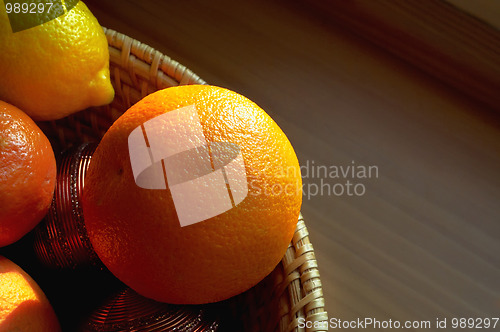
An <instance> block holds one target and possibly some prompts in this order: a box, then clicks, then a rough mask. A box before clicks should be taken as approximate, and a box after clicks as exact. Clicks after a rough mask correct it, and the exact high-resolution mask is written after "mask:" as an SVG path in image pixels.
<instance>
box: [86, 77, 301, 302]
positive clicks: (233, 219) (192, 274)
mask: <svg viewBox="0 0 500 332" xmlns="http://www.w3.org/2000/svg"><path fill="white" fill-rule="evenodd" d="M186 107H187V108H186ZM193 107H194V108H195V109H196V114H197V115H196V116H192V114H193V113H188V111H189V110H191V111H192V110H193ZM182 112H185V113H182ZM186 114H191V115H188V116H189V120H186V121H183V122H179V123H177V122H176V121H178V120H177V119H179V118H181V117H183V116H185V115H186ZM163 116H167V117H168V118H169V119H173V120H172V121H174V125H173V126H170V125H168V127H166V126H167V123H168V121H170V120H165V121H167V122H162V121H163V119H165V118H164V117H163ZM195 118H196V119H199V122H198V120H196V121H195V120H193V119H195ZM158 119H160V122H155V123H159V126H158V127H156V128H157V129H158V128H160V129H161V128H168V129H166V130H165V129H164V130H163V131H162V132H161V134H158V135H156V134H155V132H154V129H151V130H150V129H144V130H146V131H147V132H148V136H147V137H148V142H149V144H153V143H152V142H153V139H156V138H158V141H159V142H160V145H159V146H158V147H165V146H167V145H168V146H170V147H173V148H174V149H177V148H179V147H181V146H183V147H185V146H186V144H187V145H190V143H194V144H195V145H197V146H199V147H200V149H198V151H201V154H197V153H194V149H191V150H187V149H183V151H182V152H179V153H177V154H175V155H173V156H172V157H171V158H172V159H169V158H165V159H162V160H163V161H162V162H161V163H165V171H164V172H166V173H167V175H166V178H167V181H168V188H164V189H160V188H158V189H148V188H144V186H143V187H140V186H139V185H138V183H139V182H137V183H136V179H139V177H138V178H135V176H134V174H133V169H132V168H133V166H132V164H131V162H132V161H131V158H130V156H131V155H133V156H136V154H135V152H133V153H130V152H129V145H128V144H129V143H128V142H129V137H131V136H130V135H131V133H132V131H134V133H137V130H138V133H139V134H140V133H141V125H143V124H144V123H145V122H146V121H148V120H154V121H158ZM149 123H151V122H149ZM144 126H146V125H144ZM143 128H145V127H143ZM148 128H149V127H148ZM201 128H202V129H201ZM197 130H198V131H197ZM201 131H202V132H203V134H202V135H203V136H204V138H205V140H206V142H220V143H222V145H219V144H220V143H214V144H211V145H210V149H211V157H210V158H208V157H206V158H204V160H202V159H201V156H206V154H204V153H203V151H204V150H203V146H206V145H202V144H201V143H202V141H203V140H198V138H199V137H200V136H201V135H200V136H196V134H197V133H199V132H201ZM186 133H189V134H187V135H186ZM193 133H194V135H193ZM164 135H165V136H164ZM186 137H187V139H186ZM224 143H227V145H226V147H228V148H227V149H220V150H218V151H219V152H221V151H222V153H221V155H224V154H225V155H226V156H228V157H230V158H227V159H226V161H225V162H220V160H219V159H217V158H216V156H219V155H218V154H217V153H216V152H215V151H216V150H217V149H219V148H220V147H221V146H224ZM141 144H142V143H141ZM134 148H135V146H134ZM232 149H234V150H232ZM151 150H153V148H151ZM134 151H135V150H134ZM143 151H145V150H143ZM155 151H157V150H156V148H155ZM239 152H241V157H242V161H241V163H237V162H236V160H238V158H239V156H237V154H238V153H239ZM143 156H144V157H145V158H141V159H140V160H139V161H146V162H147V163H149V161H148V157H147V153H146V154H145V155H143ZM233 157H234V158H233ZM229 159H230V160H229ZM210 160H212V163H213V165H212V166H210ZM205 162H206V164H205ZM216 164H217V165H219V166H214V165H216ZM157 165H158V164H157ZM200 165H205V166H204V168H203V169H201V168H200ZM221 165H224V167H225V170H226V175H225V176H226V181H224V180H222V179H221V180H219V181H217V179H211V180H209V181H208V180H207V181H206V182H203V183H200V184H199V185H197V186H196V187H189V191H184V190H182V189H179V188H180V187H182V186H183V185H185V184H187V183H189V182H188V181H190V179H191V178H193V177H191V175H193V173H196V174H194V178H196V180H199V179H200V178H201V177H202V176H205V175H203V174H206V175H207V176H211V175H213V174H214V173H215V172H216V171H220V169H221V168H222V167H220V166H221ZM240 166H241V167H240ZM171 170H173V173H169V172H170V171H171ZM141 174H142V173H141ZM162 174H163V173H162ZM170 174H171V175H173V177H170ZM176 176H178V177H180V178H182V179H181V181H177V180H176V179H175V178H176ZM161 182H162V181H159V183H161ZM165 182H166V181H163V183H164V184H166V183H165ZM225 182H226V183H227V187H226V184H224V183H225ZM176 183H180V185H178V184H176ZM191 183H193V182H191ZM141 185H142V184H141ZM245 185H246V187H245ZM193 188H194V189H193ZM215 188H219V189H220V190H219V191H216V190H215ZM301 188H302V186H301V177H300V171H299V164H298V161H297V157H296V155H295V152H294V150H293V148H292V146H291V144H290V142H289V141H288V139H287V137H286V136H285V134H284V133H283V132H282V131H281V129H280V128H279V127H278V125H277V124H276V123H275V122H274V121H273V120H272V119H271V118H270V117H269V115H267V114H266V113H265V112H264V111H263V110H262V109H261V108H260V107H259V106H257V105H256V104H255V103H253V102H252V101H250V100H249V99H247V98H245V97H243V96H242V95H240V94H237V93H236V92H233V91H230V90H227V89H223V88H218V87H213V86H203V85H192V86H180V87H173V88H168V89H165V90H161V91H158V92H155V93H153V94H151V95H149V96H147V97H146V98H144V99H142V100H141V101H140V102H138V103H137V104H135V105H134V106H132V107H131V108H130V109H129V110H127V111H126V112H125V114H124V115H122V116H121V117H120V118H119V119H118V120H117V121H116V122H115V123H114V124H113V125H112V127H111V128H110V129H109V130H108V132H107V133H106V134H105V135H104V137H103V139H102V141H101V142H100V144H99V146H98V148H97V150H96V152H95V154H94V156H93V157H92V161H91V163H90V165H89V170H88V173H87V175H86V178H85V187H84V194H83V211H84V217H85V224H86V227H87V230H88V233H89V237H90V240H91V242H92V245H93V247H94V249H95V250H96V252H97V254H98V255H99V257H100V258H101V260H102V261H103V263H104V264H105V265H106V266H107V267H108V268H109V269H110V271H111V272H112V273H114V274H115V276H117V277H118V278H119V279H121V280H122V281H123V282H124V283H126V284H127V285H128V286H130V287H131V288H133V289H134V290H135V291H137V292H138V293H140V294H141V295H143V296H146V297H149V298H152V299H155V300H158V301H162V302H169V303H190V304H194V303H206V302H215V301H220V300H223V299H226V298H229V297H231V296H234V295H236V294H238V293H241V292H243V291H245V290H247V289H249V288H250V287H252V286H254V285H255V284H257V283H258V282H259V281H260V280H262V279H263V278H264V277H265V276H266V275H267V274H269V273H270V272H271V271H272V270H273V269H274V268H275V267H276V265H277V264H278V263H279V262H280V260H281V259H282V257H283V255H284V254H285V251H286V249H287V247H288V245H289V243H290V240H291V238H292V235H293V232H294V230H295V226H296V224H297V219H298V215H299V211H300V206H301V202H302V191H301ZM246 189H248V191H246ZM195 190H200V192H202V194H200V195H198V196H197V199H193V197H194V196H191V194H193V193H194V192H195ZM228 191H230V192H231V194H232V196H231V200H234V204H228V206H229V209H228V210H225V211H223V210H219V209H217V211H216V213H214V214H211V216H208V217H207V218H206V219H205V217H203V220H201V221H199V222H196V223H194V224H189V225H184V226H181V224H180V223H181V220H182V219H183V218H184V216H186V215H188V216H189V213H191V212H193V213H194V212H196V213H205V212H207V211H208V210H210V209H212V208H213V207H214V206H219V203H221V202H225V201H224V200H226V201H229V199H230V198H229V197H227V196H229V195H228ZM179 194H180V196H178V195H179ZM174 195H176V196H175V197H174ZM178 197H180V198H181V199H180V200H176V198H178ZM199 197H201V199H198V198H199ZM231 203H233V202H231ZM179 216H182V218H181V217H179Z"/></svg>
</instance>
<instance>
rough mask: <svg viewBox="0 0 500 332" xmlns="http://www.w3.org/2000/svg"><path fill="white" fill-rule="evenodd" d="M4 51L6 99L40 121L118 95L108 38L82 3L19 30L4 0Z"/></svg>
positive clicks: (0, 60) (0, 95)
mask: <svg viewBox="0 0 500 332" xmlns="http://www.w3.org/2000/svg"><path fill="white" fill-rule="evenodd" d="M47 10H48V7H47ZM33 15H35V14H31V16H29V15H28V16H27V17H28V18H29V17H33ZM22 19H23V18H22V17H21V18H19V19H18V20H22ZM0 49H1V50H2V51H1V52H0V77H1V78H2V79H1V81H0V99H2V100H4V101H6V102H9V103H11V104H13V105H15V106H17V107H19V108H20V109H22V110H23V111H24V112H26V113H27V114H28V115H29V116H30V117H31V118H32V119H34V120H54V119H59V118H62V117H64V116H66V115H68V114H71V113H74V112H76V111H79V110H83V109H85V108H87V107H90V106H99V105H103V104H107V103H109V102H111V100H112V99H113V96H114V90H113V87H112V86H111V82H110V76H109V51H108V44H107V41H106V37H105V35H104V31H103V29H102V27H101V26H100V25H99V23H98V22H97V19H96V18H95V17H94V16H93V15H92V13H91V12H90V11H89V10H88V8H87V7H86V5H85V4H84V3H83V2H82V1H79V2H78V3H77V4H76V6H74V7H73V8H71V9H70V10H69V11H67V12H66V13H65V14H63V15H61V16H59V17H57V18H55V19H52V20H50V21H48V22H45V23H42V24H40V25H37V26H34V27H32V28H29V29H25V30H21V31H17V32H13V29H12V26H11V24H10V21H9V17H8V15H7V12H6V7H5V6H4V3H2V1H0Z"/></svg>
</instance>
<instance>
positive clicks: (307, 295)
mask: <svg viewBox="0 0 500 332" xmlns="http://www.w3.org/2000/svg"><path fill="white" fill-rule="evenodd" d="M104 30H105V33H106V37H107V40H108V44H109V52H110V72H111V80H112V83H113V86H114V88H115V98H114V100H113V102H112V103H111V104H110V105H107V106H103V107H96V108H90V109H86V110H84V111H82V112H79V113H76V114H73V115H71V116H69V117H66V118H64V119H61V120H57V121H52V122H44V123H39V125H40V127H41V128H42V130H43V131H44V132H45V133H46V134H47V136H48V137H49V139H50V140H51V143H52V144H53V147H54V150H56V151H62V150H63V149H65V148H68V147H70V146H73V145H78V144H80V143H82V142H89V141H99V140H100V138H101V137H102V136H103V135H104V133H105V132H106V130H107V129H108V128H109V127H110V126H111V124H112V123H113V122H114V121H115V120H116V119H117V118H118V117H119V116H120V115H121V114H122V113H123V112H125V111H126V110H127V109H128V108H129V107H130V106H132V105H133V104H134V103H136V102H137V101H139V100H140V99H142V98H143V97H145V96H146V95H148V94H150V93H152V92H154V91H156V90H159V89H163V88H167V87H171V86H176V85H184V84H205V82H204V81H203V80H202V79H200V78H199V77H198V76H197V75H196V74H194V73H193V72H192V71H190V70H189V69H187V68H185V67H184V66H182V65H181V64H179V63H177V62H176V61H173V60H172V59H170V58H169V57H168V56H165V55H163V54H161V53H160V52H158V51H156V50H154V49H152V48H151V47H149V46H147V45H145V44H142V43H140V42H138V41H137V40H134V39H132V38H130V37H127V36H125V35H123V34H120V33H118V32H116V31H113V30H110V29H106V28H104ZM226 302H227V303H225V304H227V306H226V305H225V306H224V308H225V309H224V310H229V315H230V317H231V319H232V320H234V321H235V322H238V326H239V327H238V328H242V329H243V331H259V332H263V331H304V330H306V329H305V328H301V327H300V325H301V324H299V323H301V322H302V321H304V319H305V320H307V321H309V322H311V323H312V322H323V324H320V325H322V326H324V325H325V323H326V321H327V319H328V317H327V313H326V311H325V309H324V307H325V304H324V299H323V292H322V288H321V280H320V276H319V272H318V266H317V262H316V259H315V256H314V250H313V247H312V245H311V243H310V242H309V238H308V231H307V228H306V225H305V223H304V220H303V218H302V216H300V218H299V220H298V223H297V229H296V231H295V234H294V237H293V240H292V242H291V243H290V246H289V248H288V250H287V252H286V254H285V256H284V257H283V259H282V261H281V264H279V265H278V266H277V267H276V269H275V270H274V271H273V272H272V273H271V274H270V275H269V276H268V277H266V279H264V280H263V281H262V282H261V283H259V284H258V285H257V286H255V287H254V288H252V289H250V290H249V291H247V292H245V293H243V294H241V295H238V296H236V297H234V298H231V299H229V300H228V301H226ZM226 316H227V315H226ZM308 325H314V324H308ZM316 325H318V324H316ZM235 326H236V325H235ZM235 329H236V327H235ZM307 330H308V331H326V330H327V328H324V327H320V328H311V329H309V328H308V329H307Z"/></svg>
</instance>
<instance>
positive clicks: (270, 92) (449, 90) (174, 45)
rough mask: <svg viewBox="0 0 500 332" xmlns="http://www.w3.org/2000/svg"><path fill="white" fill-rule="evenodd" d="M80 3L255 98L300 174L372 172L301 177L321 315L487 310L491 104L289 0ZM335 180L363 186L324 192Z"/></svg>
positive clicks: (492, 245)
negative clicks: (374, 173) (370, 170)
mask: <svg viewBox="0 0 500 332" xmlns="http://www.w3.org/2000/svg"><path fill="white" fill-rule="evenodd" d="M86 3H87V4H88V5H89V7H90V9H91V10H92V11H93V12H94V14H95V16H96V17H97V18H98V19H99V21H100V23H101V24H102V25H104V26H106V27H109V28H112V29H114V30H117V31H119V32H122V33H125V34H127V35H129V36H131V37H133V38H136V39H138V40H140V41H142V42H144V43H146V44H149V45H150V46H153V47H155V48H157V49H158V50H160V51H161V52H163V53H165V54H167V55H169V56H171V57H172V58H174V59H176V60H177V61H179V62H181V63H183V64H184V65H186V66H188V67H189V68H190V69H192V70H193V71H194V72H196V73H197V74H198V75H200V76H201V77H202V78H203V79H205V80H206V81H207V82H209V83H211V84H215V85H220V86H225V87H228V88H230V89H233V90H236V91H238V92H240V93H242V94H244V95H246V96H247V97H249V98H250V99H252V100H254V101H255V102H257V103H258V104H259V105H261V106H262V107H263V108H264V109H265V110H267V111H268V113H269V114H270V115H271V116H272V117H273V118H274V119H275V120H276V121H277V123H278V124H279V125H280V126H281V127H282V129H283V130H284V132H285V133H286V134H287V135H288V137H289V138H290V141H291V142H292V144H293V146H294V147H295V149H296V152H297V155H298V157H299V160H300V162H301V165H303V166H304V165H309V168H308V169H309V170H311V168H312V167H311V165H312V163H313V162H314V164H315V165H325V166H328V167H329V166H348V165H353V162H354V164H355V165H365V166H369V165H373V166H376V167H377V168H378V171H379V172H378V177H372V178H371V179H364V178H361V179H360V178H354V179H352V178H347V179H345V178H340V179H338V178H332V177H329V176H323V177H320V178H318V177H312V176H311V175H310V176H309V177H304V183H305V185H306V187H305V189H307V190H308V191H307V192H306V195H307V194H309V195H310V197H309V198H308V197H307V196H305V197H304V202H303V214H304V217H305V220H306V223H307V225H308V228H309V229H310V232H311V241H312V243H313V245H314V247H315V249H316V254H317V257H318V262H319V268H320V272H321V275H322V282H323V286H324V292H325V299H326V305H327V307H326V308H327V310H328V312H329V315H330V317H331V318H339V319H342V320H346V319H357V318H361V319H364V318H365V317H374V318H377V319H392V320H401V321H403V320H429V321H431V322H432V323H433V324H434V323H435V320H436V318H444V317H448V319H450V318H452V317H467V318H468V317H485V316H486V317H487V316H495V315H496V316H498V312H499V310H500V283H499V282H498V281H499V280H500V257H499V255H498V253H499V252H500V204H498V203H499V200H500V174H499V166H500V117H499V115H498V113H497V112H492V111H491V105H490V107H487V106H485V103H484V101H483V102H479V101H477V98H475V97H474V98H472V97H469V96H468V95H467V94H464V93H463V92H462V91H460V90H457V89H456V86H454V85H452V86H450V85H448V84H444V83H443V81H441V80H437V79H436V78H435V77H433V76H431V75H428V74H426V73H425V72H423V71H422V70H421V69H419V68H417V67H415V66H413V65H410V64H409V62H407V61H403V60H401V59H400V58H398V57H395V56H394V54H393V53H391V52H387V51H385V50H383V49H381V48H379V47H377V46H375V45H374V44H373V43H370V42H367V41H366V40H365V39H363V38H360V37H359V36H357V35H356V34H352V33H351V32H350V31H348V30H347V29H345V28H344V27H343V25H342V24H340V22H336V21H333V20H332V19H328V18H327V17H326V16H325V15H321V12H320V11H318V9H317V7H314V6H311V5H310V4H307V3H304V2H301V1H295V2H285V1H264V0H257V1H229V0H217V1H210V2H207V1H201V0H192V1H178V2H171V1H168V2H165V1H159V0H142V1H139V0H123V1H119V2H117V1H111V0H87V1H86ZM444 23H446V22H444ZM418 32H419V33H422V34H426V33H428V32H427V31H426V30H425V29H424V28H423V27H422V30H418ZM497 37H498V35H496V37H495V38H497ZM497 42H498V39H495V43H497ZM494 47H495V48H498V47H499V45H498V44H495V45H494ZM428 51H429V54H430V55H432V54H433V53H432V52H433V50H428ZM470 51H471V52H474V50H473V49H471V50H470ZM493 60H494V59H493ZM488 61H490V60H488ZM496 65H497V64H495V66H496ZM453 68H455V67H454V64H450V69H453ZM456 70H457V71H458V72H459V71H460V67H457V68H456ZM467 77H470V80H471V81H470V82H469V83H470V84H473V85H476V84H479V85H481V84H486V85H487V83H488V82H483V81H481V78H480V77H472V76H466V77H464V81H463V82H468V78H467ZM478 82H479V83H478ZM464 84H465V83H464ZM490 92H491V91H490ZM478 93H482V92H478ZM305 170H306V168H304V171H305ZM347 180H350V181H351V182H352V183H361V184H363V185H364V186H365V189H366V193H365V194H364V195H362V196H359V197H358V196H348V195H346V194H344V195H340V196H336V195H332V194H330V195H328V194H327V193H326V188H327V187H328V186H327V185H329V186H330V188H331V187H333V186H334V185H335V184H337V183H344V184H345V182H346V181H347ZM321 181H323V182H321ZM325 183H326V184H327V185H324V186H323V188H324V191H323V194H320V193H317V194H315V195H313V192H311V191H313V190H314V189H313V188H315V187H317V188H321V185H322V184H325ZM318 190H319V189H318ZM450 324H451V322H450V321H448V327H450Z"/></svg>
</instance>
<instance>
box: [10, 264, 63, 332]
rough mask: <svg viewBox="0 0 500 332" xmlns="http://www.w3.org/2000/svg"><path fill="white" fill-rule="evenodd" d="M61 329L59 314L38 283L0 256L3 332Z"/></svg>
mask: <svg viewBox="0 0 500 332" xmlns="http://www.w3.org/2000/svg"><path fill="white" fill-rule="evenodd" d="M10 331H22V332H58V331H61V328H60V325H59V322H58V320H57V316H56V314H55V312H54V309H53V308H52V306H51V305H50V303H49V300H48V299H47V297H46V296H45V294H44V293H43V291H42V290H41V289H40V287H39V286H38V285H37V283H36V282H35V281H34V280H33V279H32V278H31V277H30V276H29V275H28V274H27V273H26V272H24V271H23V269H21V268H20V267H19V266H17V265H16V264H14V263H13V262H11V261H10V260H8V259H7V258H5V257H2V256H0V332H10Z"/></svg>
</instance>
